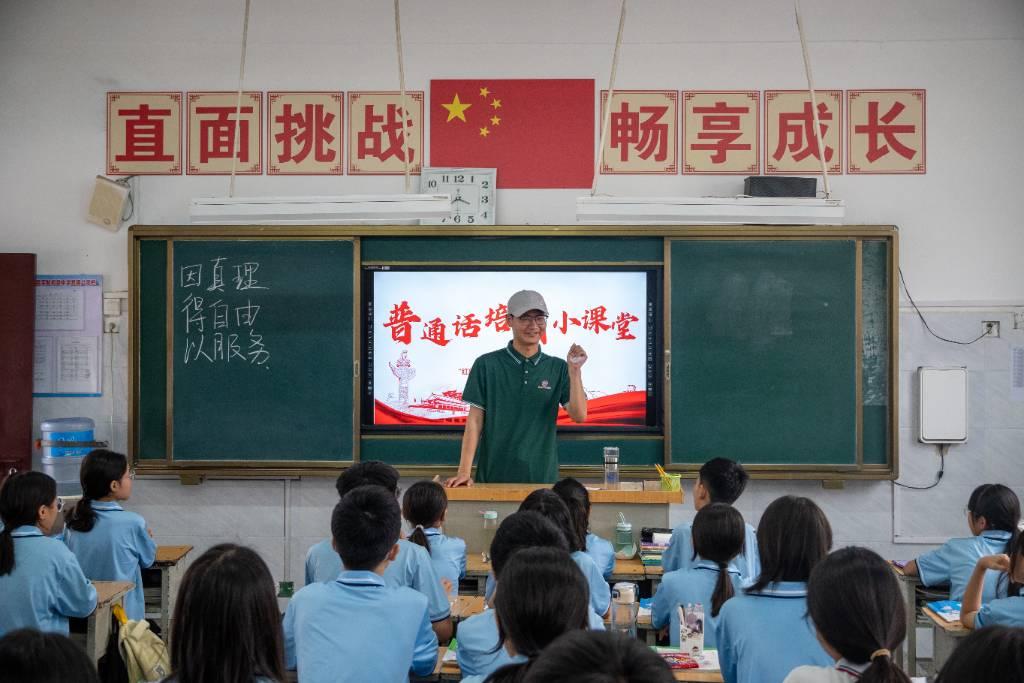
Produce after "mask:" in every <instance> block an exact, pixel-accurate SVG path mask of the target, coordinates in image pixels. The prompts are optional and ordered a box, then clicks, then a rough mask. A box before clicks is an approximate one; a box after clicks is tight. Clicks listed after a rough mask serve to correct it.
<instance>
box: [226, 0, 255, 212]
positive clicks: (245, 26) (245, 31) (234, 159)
mask: <svg viewBox="0 0 1024 683" xmlns="http://www.w3.org/2000/svg"><path fill="white" fill-rule="evenodd" d="M250 2H251V0H245V20H244V21H243V23H242V60H241V64H239V65H238V96H237V97H236V98H235V133H234V145H232V147H233V149H232V150H231V182H230V183H229V184H228V196H229V197H234V196H235V170H236V167H237V166H238V154H239V152H241V150H242V142H241V140H239V139H238V128H239V123H240V121H239V119H240V118H241V113H242V80H243V79H244V78H245V49H246V46H247V45H248V43H249V4H250ZM246 142H247V143H248V140H247V141H246Z"/></svg>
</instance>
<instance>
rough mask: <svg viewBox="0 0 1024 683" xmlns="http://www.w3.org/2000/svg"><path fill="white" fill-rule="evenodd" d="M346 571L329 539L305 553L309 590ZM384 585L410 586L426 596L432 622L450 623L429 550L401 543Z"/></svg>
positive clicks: (404, 542) (444, 598)
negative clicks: (310, 587) (314, 585)
mask: <svg viewBox="0 0 1024 683" xmlns="http://www.w3.org/2000/svg"><path fill="white" fill-rule="evenodd" d="M343 569H344V567H343V566H342V564H341V556H340V555H338V551H337V550H335V549H334V548H333V546H332V545H331V539H329V538H328V539H326V540H323V541H320V542H319V543H317V544H316V545H314V546H312V547H311V548H310V549H309V551H308V552H307V553H306V585H307V586H309V585H311V584H314V583H323V582H325V581H334V580H335V579H337V578H338V574H339V573H340V572H341V571H342V570H343ZM384 581H385V582H386V583H387V585H389V586H408V587H409V588H413V589H415V590H417V591H419V592H420V593H423V595H425V596H427V601H428V604H429V606H430V620H431V621H441V620H442V619H447V618H448V616H449V615H450V614H451V607H450V606H449V605H448V596H447V595H446V594H445V592H444V586H442V585H441V579H439V578H437V574H436V573H435V572H434V565H433V564H432V563H431V562H430V555H429V554H428V553H427V549H426V548H424V547H423V546H421V545H416V544H415V543H413V542H411V541H407V540H406V539H404V538H403V539H399V541H398V554H397V555H395V559H393V560H392V561H391V562H390V563H389V564H388V566H387V568H386V569H385V570H384Z"/></svg>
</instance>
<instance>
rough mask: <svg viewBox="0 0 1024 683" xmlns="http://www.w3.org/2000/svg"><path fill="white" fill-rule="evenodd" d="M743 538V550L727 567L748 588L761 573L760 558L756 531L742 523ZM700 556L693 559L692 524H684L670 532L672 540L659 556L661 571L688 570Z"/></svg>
mask: <svg viewBox="0 0 1024 683" xmlns="http://www.w3.org/2000/svg"><path fill="white" fill-rule="evenodd" d="M744 527H746V528H745V536H744V539H743V550H742V551H741V552H740V554H739V555H737V556H736V557H735V558H733V561H732V562H731V563H729V566H731V567H735V568H736V569H738V570H739V572H740V577H741V578H742V579H743V585H745V586H749V585H750V584H752V583H754V581H756V580H757V576H758V574H760V573H761V557H760V556H759V555H758V554H757V529H755V528H754V527H752V526H750V525H749V524H746V523H744ZM701 559H703V558H701V557H700V556H697V558H696V559H694V558H693V524H692V523H691V522H685V523H683V524H680V525H679V526H677V527H676V528H675V529H673V530H672V539H671V540H670V541H669V544H668V549H667V550H666V551H665V553H664V554H663V555H662V556H661V567H662V571H664V572H666V573H668V572H671V571H675V570H677V569H689V568H690V567H692V566H693V565H694V563H696V562H698V561H700V560H701Z"/></svg>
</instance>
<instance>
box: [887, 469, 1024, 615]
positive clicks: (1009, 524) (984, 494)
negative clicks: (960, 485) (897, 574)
mask: <svg viewBox="0 0 1024 683" xmlns="http://www.w3.org/2000/svg"><path fill="white" fill-rule="evenodd" d="M966 511H967V526H968V528H970V530H971V534H972V536H971V537H970V538H951V539H949V540H948V541H946V543H945V545H943V546H942V547H941V548H939V549H938V550H933V551H931V552H930V553H925V554H924V555H921V556H920V557H919V558H917V559H916V560H911V561H910V562H908V563H907V566H906V567H904V568H903V573H905V574H906V575H907V576H917V577H920V579H921V583H923V584H924V585H926V586H944V585H946V584H949V597H950V599H951V600H963V597H964V590H965V589H966V588H967V581H968V579H970V578H971V573H972V572H973V571H974V568H975V566H976V565H977V563H978V560H979V559H981V558H982V557H983V556H985V555H997V554H1000V553H1006V552H1009V547H1010V541H1011V540H1012V538H1013V536H1014V534H1015V533H1016V531H1017V525H1018V524H1019V523H1020V501H1019V500H1018V499H1017V494H1015V493H1014V492H1013V491H1011V490H1010V489H1009V488H1007V487H1005V486H1003V485H1002V484H982V485H981V486H979V487H978V488H976V489H974V491H973V492H972V493H971V498H970V500H968V501H967V508H966ZM998 578H999V574H998V572H995V571H990V572H988V573H987V574H986V575H985V590H984V592H983V593H982V601H983V602H988V601H989V600H992V599H994V598H996V597H1003V596H1005V595H1006V593H1005V592H1000V591H999V587H998V586H997V584H996V582H997V580H998ZM1004 588H1005V587H1004Z"/></svg>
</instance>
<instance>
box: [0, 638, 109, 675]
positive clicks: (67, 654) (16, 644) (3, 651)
mask: <svg viewBox="0 0 1024 683" xmlns="http://www.w3.org/2000/svg"><path fill="white" fill-rule="evenodd" d="M99 680H100V679H99V676H98V675H97V673H96V667H95V666H94V665H93V663H92V660H91V659H89V656H88V655H87V654H85V650H83V649H82V647H81V646H80V645H78V643H76V642H74V641H73V640H71V639H70V638H68V637H67V636H65V635H63V634H61V633H43V632H42V631H36V630H35V629H30V628H22V629H18V630H16V631H9V632H8V633H7V634H6V635H4V637H3V638H0V683H14V682H15V681H16V682H17V683H66V682H67V681H74V683H99Z"/></svg>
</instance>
